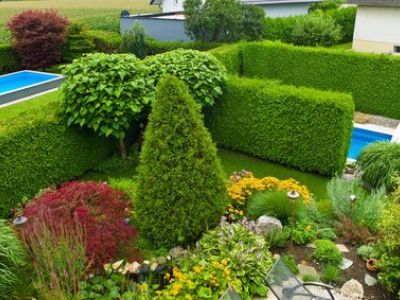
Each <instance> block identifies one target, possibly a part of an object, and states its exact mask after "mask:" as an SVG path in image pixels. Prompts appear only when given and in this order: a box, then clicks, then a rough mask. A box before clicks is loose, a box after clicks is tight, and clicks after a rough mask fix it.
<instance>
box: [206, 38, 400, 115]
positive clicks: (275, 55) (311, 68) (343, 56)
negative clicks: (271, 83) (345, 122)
mask: <svg viewBox="0 0 400 300" xmlns="http://www.w3.org/2000/svg"><path fill="white" fill-rule="evenodd" d="M237 47H239V48H240V50H239V51H238V50H237ZM213 51H215V52H218V51H219V48H217V49H215V50H213ZM225 52H226V53H225V54H226V56H227V57H231V56H234V57H236V59H238V60H239V61H240V62H239V64H240V65H241V67H240V68H239V69H241V70H242V72H239V74H240V75H243V76H246V77H256V78H269V79H277V80H280V81H282V83H285V84H291V85H295V86H305V87H312V88H316V89H322V90H334V91H340V92H346V93H351V94H352V95H353V98H354V101H355V104H356V109H357V110H358V111H362V112H365V113H371V114H377V115H382V116H386V117H391V118H396V119H400V98H399V97H400V58H398V57H395V56H390V55H383V54H382V55H378V54H365V53H355V52H348V51H342V50H333V49H326V48H310V47H296V46H292V45H288V44H283V43H280V42H268V41H264V42H252V43H243V44H241V45H239V46H237V45H235V46H232V48H231V49H230V50H229V54H228V50H227V49H225ZM211 53H213V52H211ZM216 57H217V58H219V56H218V55H216ZM230 59H231V60H233V58H230ZM221 61H222V62H223V63H224V64H227V63H229V61H228V62H227V59H226V58H225V57H224V56H222V59H221ZM228 69H229V68H228ZM233 73H236V74H238V72H233Z"/></svg>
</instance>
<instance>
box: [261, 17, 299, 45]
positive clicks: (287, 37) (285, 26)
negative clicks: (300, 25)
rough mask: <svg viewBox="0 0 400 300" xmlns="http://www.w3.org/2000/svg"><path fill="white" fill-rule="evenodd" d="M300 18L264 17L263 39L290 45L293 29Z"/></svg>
mask: <svg viewBox="0 0 400 300" xmlns="http://www.w3.org/2000/svg"><path fill="white" fill-rule="evenodd" d="M300 18H301V17H299V16H289V17H278V18H271V17H266V18H265V20H264V26H265V30H264V35H263V39H265V40H271V41H281V42H284V43H292V32H293V27H294V25H295V24H296V22H298V20H299V19H300Z"/></svg>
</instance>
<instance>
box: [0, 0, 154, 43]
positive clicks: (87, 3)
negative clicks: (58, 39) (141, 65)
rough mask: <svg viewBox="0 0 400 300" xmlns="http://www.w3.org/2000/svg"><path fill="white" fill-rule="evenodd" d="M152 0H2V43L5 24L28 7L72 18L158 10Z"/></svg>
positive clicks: (0, 22) (0, 34) (0, 39)
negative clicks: (51, 10) (151, 2)
mask: <svg viewBox="0 0 400 300" xmlns="http://www.w3.org/2000/svg"><path fill="white" fill-rule="evenodd" d="M149 2H150V0H41V1H0V43H2V42H6V41H7V39H8V33H7V32H6V30H5V24H6V23H7V21H8V20H9V19H10V18H11V17H12V16H14V15H15V14H17V13H19V12H21V11H24V10H28V9H56V10H58V11H59V12H60V13H61V14H63V15H64V16H66V17H68V18H69V19H71V20H82V19H87V18H95V17H101V16H105V17H111V16H116V17H118V16H119V13H120V12H121V10H124V9H127V10H129V11H130V12H131V13H144V12H150V11H155V10H158V8H157V7H155V6H150V5H149Z"/></svg>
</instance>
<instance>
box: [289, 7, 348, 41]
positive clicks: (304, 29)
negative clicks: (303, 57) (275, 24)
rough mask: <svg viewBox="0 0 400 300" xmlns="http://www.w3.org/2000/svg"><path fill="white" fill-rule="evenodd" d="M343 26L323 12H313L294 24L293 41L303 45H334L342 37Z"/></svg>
mask: <svg viewBox="0 0 400 300" xmlns="http://www.w3.org/2000/svg"><path fill="white" fill-rule="evenodd" d="M341 37H342V36H341V28H340V26H337V25H336V23H335V20H334V19H333V18H332V17H330V16H328V15H324V14H323V13H312V14H309V15H306V16H304V17H302V18H299V19H298V20H297V22H296V23H295V24H294V27H293V31H292V41H293V43H294V44H295V45H301V46H332V45H335V44H337V43H338V42H339V40H340V39H341Z"/></svg>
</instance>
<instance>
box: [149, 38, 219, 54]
mask: <svg viewBox="0 0 400 300" xmlns="http://www.w3.org/2000/svg"><path fill="white" fill-rule="evenodd" d="M146 44H147V55H155V54H160V53H164V52H168V51H172V50H176V49H192V50H198V51H207V50H210V49H213V48H217V47H219V46H221V43H214V42H202V41H191V42H180V41H158V40H155V39H152V38H149V37H147V38H146Z"/></svg>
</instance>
